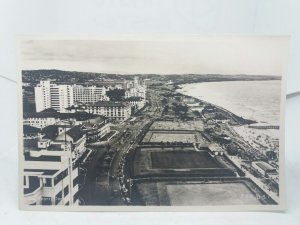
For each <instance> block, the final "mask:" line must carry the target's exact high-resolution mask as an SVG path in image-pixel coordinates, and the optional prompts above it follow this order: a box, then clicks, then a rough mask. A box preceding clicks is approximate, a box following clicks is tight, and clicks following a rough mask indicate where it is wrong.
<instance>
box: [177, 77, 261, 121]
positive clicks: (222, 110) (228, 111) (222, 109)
mask: <svg viewBox="0 0 300 225" xmlns="http://www.w3.org/2000/svg"><path fill="white" fill-rule="evenodd" d="M216 82H222V81H216ZM199 83H204V82H199ZM175 86H176V85H173V87H174V89H175V90H174V91H176V92H177V93H179V94H180V95H182V96H185V97H189V98H191V99H194V101H195V102H198V103H201V104H203V105H210V106H213V107H214V108H216V109H217V110H219V111H220V112H223V113H225V114H228V115H229V116H230V117H231V118H234V120H236V121H237V122H238V123H239V125H250V124H255V123H257V121H255V120H250V119H245V118H243V117H241V116H238V115H236V114H235V113H233V112H231V111H230V110H228V109H226V108H224V107H221V106H219V105H216V104H213V103H211V102H208V101H205V100H202V99H199V98H196V97H194V96H190V95H187V94H183V93H181V92H179V91H178V90H179V89H181V88H177V87H175ZM189 108H190V107H189Z"/></svg>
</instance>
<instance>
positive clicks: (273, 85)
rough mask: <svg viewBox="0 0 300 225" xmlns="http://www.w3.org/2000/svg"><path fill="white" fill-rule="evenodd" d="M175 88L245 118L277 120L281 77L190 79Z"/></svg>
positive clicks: (259, 120) (261, 121)
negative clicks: (225, 79) (230, 79)
mask: <svg viewBox="0 0 300 225" xmlns="http://www.w3.org/2000/svg"><path fill="white" fill-rule="evenodd" d="M180 87H181V89H178V90H177V91H178V92H180V93H182V94H184V95H188V96H192V97H195V98H198V99H200V100H204V101H206V102H210V103H212V104H215V105H218V106H221V107H223V108H225V109H227V110H229V111H231V112H233V113H234V114H236V115H238V116H242V117H243V118H245V119H250V120H255V121H257V122H259V123H267V124H270V125H279V124H280V93H281V80H269V81H224V82H205V83H192V84H184V85H181V86H180Z"/></svg>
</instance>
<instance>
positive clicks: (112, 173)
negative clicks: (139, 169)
mask: <svg viewBox="0 0 300 225" xmlns="http://www.w3.org/2000/svg"><path fill="white" fill-rule="evenodd" d="M148 100H149V102H150V104H151V107H149V111H147V112H140V113H139V115H138V116H136V121H137V122H134V123H131V122H130V121H125V122H124V124H122V128H121V129H120V130H119V132H120V133H119V135H118V137H117V138H115V139H114V140H113V142H112V143H111V148H114V149H117V152H116V154H115V155H114V157H113V159H112V162H111V164H110V168H109V173H108V174H109V187H110V193H111V195H113V196H114V198H112V200H111V202H110V204H111V205H125V204H126V203H125V202H124V199H123V198H122V192H121V186H120V182H119V177H120V176H123V170H121V168H120V163H121V160H122V158H123V157H125V155H126V153H127V152H128V150H129V149H130V148H134V146H135V145H136V144H138V143H137V142H138V139H139V137H140V135H141V132H142V130H144V129H145V127H147V126H148V125H149V123H151V122H152V121H153V120H154V119H155V118H158V117H159V116H160V113H161V109H160V101H159V97H158V96H157V95H156V94H155V92H154V91H151V94H149V95H148ZM124 132H131V134H130V135H129V136H128V137H126V138H121V136H122V133H124ZM120 142H121V143H120ZM132 166H133V165H132Z"/></svg>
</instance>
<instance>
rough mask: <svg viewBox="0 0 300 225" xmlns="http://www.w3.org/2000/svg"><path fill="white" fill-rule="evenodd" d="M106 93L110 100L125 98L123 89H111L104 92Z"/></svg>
mask: <svg viewBox="0 0 300 225" xmlns="http://www.w3.org/2000/svg"><path fill="white" fill-rule="evenodd" d="M106 95H107V96H108V97H109V99H110V100H111V101H121V100H122V99H124V98H125V90H124V89H112V90H109V91H107V92H106Z"/></svg>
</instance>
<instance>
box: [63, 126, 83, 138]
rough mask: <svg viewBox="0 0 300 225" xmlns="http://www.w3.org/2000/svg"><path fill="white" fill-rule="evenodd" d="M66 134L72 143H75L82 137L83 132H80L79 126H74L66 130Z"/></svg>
mask: <svg viewBox="0 0 300 225" xmlns="http://www.w3.org/2000/svg"><path fill="white" fill-rule="evenodd" d="M67 134H68V135H69V136H70V137H72V138H73V140H74V141H77V140H79V139H80V138H81V137H82V136H83V135H84V132H83V131H82V129H81V126H75V127H73V128H71V129H70V130H68V131H67Z"/></svg>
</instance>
